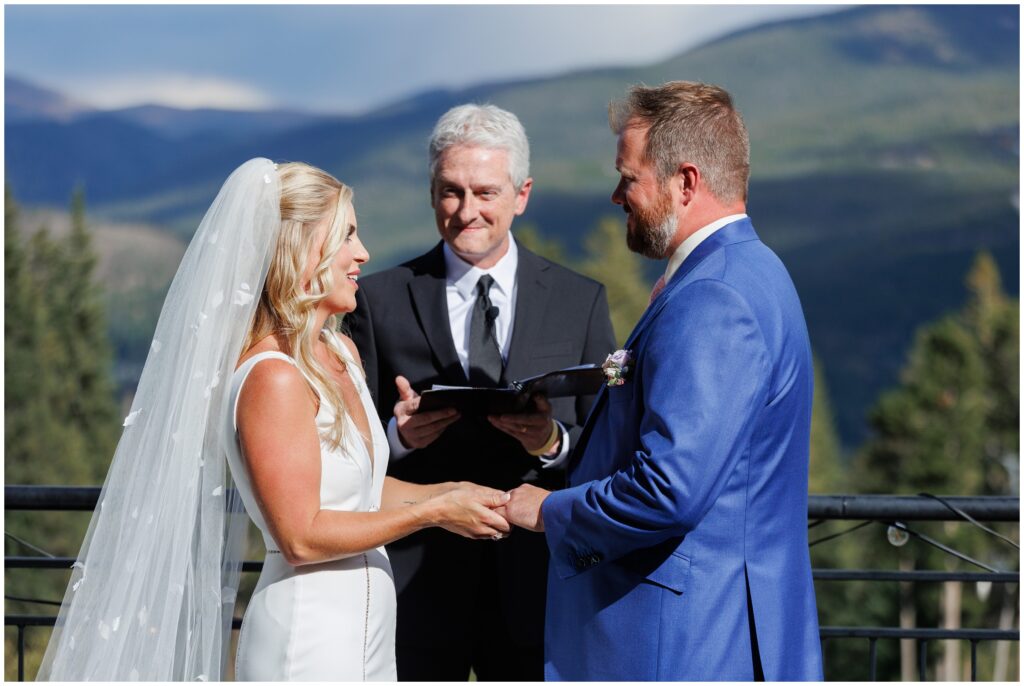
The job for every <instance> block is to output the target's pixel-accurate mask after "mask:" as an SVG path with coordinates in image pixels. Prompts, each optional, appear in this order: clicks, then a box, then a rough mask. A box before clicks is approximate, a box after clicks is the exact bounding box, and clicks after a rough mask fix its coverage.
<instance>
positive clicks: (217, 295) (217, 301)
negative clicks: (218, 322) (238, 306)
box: [210, 291, 224, 310]
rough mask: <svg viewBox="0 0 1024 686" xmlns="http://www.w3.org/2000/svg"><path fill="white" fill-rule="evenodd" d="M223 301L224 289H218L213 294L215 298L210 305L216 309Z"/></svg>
mask: <svg viewBox="0 0 1024 686" xmlns="http://www.w3.org/2000/svg"><path fill="white" fill-rule="evenodd" d="M222 302H224V291H217V292H216V293H214V294H213V299H212V300H210V307H212V308H213V309H215V310H216V309H217V308H218V307H220V305H221V303H222Z"/></svg>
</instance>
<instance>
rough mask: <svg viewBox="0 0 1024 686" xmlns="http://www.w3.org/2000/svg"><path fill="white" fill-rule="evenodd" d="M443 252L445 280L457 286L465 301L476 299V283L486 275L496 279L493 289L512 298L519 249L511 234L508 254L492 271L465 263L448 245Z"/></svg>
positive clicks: (445, 245)
mask: <svg viewBox="0 0 1024 686" xmlns="http://www.w3.org/2000/svg"><path fill="white" fill-rule="evenodd" d="M443 250H444V267H445V280H446V282H447V284H448V285H449V286H455V289H456V290H457V291H458V292H459V295H461V296H462V299H463V300H468V299H469V298H471V297H475V294H476V282H477V281H479V280H480V277H481V276H482V275H484V274H490V275H491V276H492V277H494V286H492V288H494V287H496V288H499V289H500V290H501V292H502V293H503V294H504V295H505V296H506V297H509V298H510V297H512V287H513V286H514V285H515V282H516V269H517V268H518V267H519V248H518V247H517V246H516V239H515V238H513V237H512V234H511V233H509V235H508V252H506V253H505V254H504V255H503V256H502V257H501V259H500V260H498V263H497V264H496V265H494V266H493V267H491V268H490V269H480V268H479V267H474V266H473V265H471V264H469V263H468V262H466V261H464V260H463V259H462V258H461V257H459V256H458V255H456V254H455V253H454V252H452V249H451V248H450V247H448V244H447V243H445V244H444V247H443Z"/></svg>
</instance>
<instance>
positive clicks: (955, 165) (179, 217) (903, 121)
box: [5, 5, 1020, 446]
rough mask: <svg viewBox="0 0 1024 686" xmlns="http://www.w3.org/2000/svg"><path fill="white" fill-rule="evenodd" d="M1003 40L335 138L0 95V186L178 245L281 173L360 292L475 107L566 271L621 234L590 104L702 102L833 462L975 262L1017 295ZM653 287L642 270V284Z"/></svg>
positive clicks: (907, 38) (399, 246) (841, 14)
mask: <svg viewBox="0 0 1024 686" xmlns="http://www.w3.org/2000/svg"><path fill="white" fill-rule="evenodd" d="M1019 32H1020V27H1019V14H1018V8H1016V7H1013V6H946V5H942V6H866V7H858V8H854V9H849V10H842V11H837V12H835V13H831V14H827V15H819V16H815V17H811V18H805V19H798V20H786V21H781V22H775V23H771V24H766V25H762V26H758V27H754V28H751V29H747V30H744V31H741V32H737V33H734V34H731V35H728V36H726V37H724V38H721V39H718V40H715V41H712V42H710V43H708V44H706V45H703V46H701V47H698V48H696V49H692V50H688V51H686V52H684V53H682V54H679V55H677V56H674V57H672V58H670V59H668V60H665V61H662V62H659V63H657V64H651V65H647V66H643V67H629V68H615V69H608V68H606V69H600V70H583V71H577V72H572V73H568V74H562V75H558V76H554V77H549V78H543V79H529V80H519V81H503V82H495V83H483V84H479V85H476V86H473V87H470V88H467V89H462V90H434V91H429V92H424V93H420V94H417V95H415V96H412V97H409V98H407V99H404V100H401V101H398V102H395V103H392V104H390V105H387V106H384V107H381V108H378V109H376V110H374V111H371V112H368V113H365V114H362V115H358V116H344V117H342V116H323V115H314V114H310V113H305V112H302V111H301V109H299V108H295V109H289V110H279V111H269V112H232V111H223V110H197V111H185V110H174V109H172V108H158V107H137V108H131V109H123V110H117V111H100V110H97V109H94V108H91V107H89V106H88V105H85V104H82V103H76V102H72V101H71V100H69V99H68V98H66V97H63V96H62V95H60V94H57V93H52V92H47V91H45V90H44V89H40V88H38V87H36V86H33V85H32V84H30V83H27V82H25V81H23V80H20V79H17V78H14V77H12V76H8V77H7V78H6V100H5V114H6V123H5V127H6V160H5V162H6V172H7V181H8V183H9V184H10V186H11V187H12V190H13V192H14V195H15V197H16V198H17V199H18V200H19V202H21V203H22V204H26V205H30V206H51V207H52V206H63V205H65V204H66V203H67V199H68V197H69V196H70V193H71V190H72V188H73V187H74V186H75V185H76V184H83V185H84V187H85V189H86V192H87V197H88V202H89V210H90V213H91V216H93V217H94V218H95V219H96V220H97V221H104V222H146V223H148V224H153V225H156V226H158V227H160V228H161V229H162V230H164V231H167V232H169V233H170V234H172V235H173V236H175V237H177V238H178V239H179V240H182V241H184V240H187V239H188V237H189V236H190V235H191V232H192V230H193V229H194V227H195V226H196V224H197V221H198V219H199V217H200V216H201V213H202V211H203V210H204V209H205V207H206V206H207V205H208V204H209V202H210V200H211V199H212V198H213V195H214V194H215V193H216V191H217V188H218V187H219V184H220V183H221V182H222V181H223V179H224V178H225V177H226V176H227V174H228V173H229V172H230V171H231V169H233V168H234V167H236V166H237V165H238V164H239V163H240V162H242V161H244V160H245V159H248V158H250V157H253V156H258V155H259V156H266V157H270V158H272V159H275V160H295V159H299V160H303V161H307V162H310V163H312V164H315V165H317V166H321V167H323V168H325V169H327V170H328V171H330V172H331V173H333V174H335V175H337V176H338V177H339V178H341V179H342V180H344V181H346V182H347V183H349V184H350V185H352V186H353V187H354V188H355V191H356V206H357V211H358V212H359V215H360V228H361V233H364V234H365V236H364V240H365V241H366V243H367V246H368V247H369V249H370V250H371V252H372V253H373V254H374V260H373V261H372V262H371V264H370V265H369V269H368V270H369V271H373V270H374V269H379V268H383V267H386V266H390V265H392V264H394V263H396V262H397V261H399V260H401V259H403V258H406V257H409V256H411V255H413V254H415V253H417V252H419V251H422V250H423V249H424V248H425V247H427V246H428V245H430V244H431V243H433V242H434V241H435V240H436V233H435V232H434V230H433V229H432V228H431V227H432V226H433V219H432V215H431V211H430V208H429V206H428V203H427V202H426V198H427V178H426V151H425V146H426V139H427V136H428V135H429V133H430V129H431V127H432V126H433V123H434V121H436V119H437V117H438V116H439V115H440V114H441V113H443V112H444V111H445V110H446V109H447V108H449V107H451V106H453V105H455V104H459V103H462V102H467V101H474V102H484V101H486V102H492V103H494V104H497V105H499V106H501V107H505V108H507V109H509V110H511V111H513V112H515V113H516V114H517V115H518V116H519V117H520V119H521V120H522V122H523V125H524V126H525V127H526V130H527V132H528V133H529V136H530V141H531V152H532V168H531V173H532V175H533V177H534V180H535V185H534V192H533V196H532V198H531V202H530V206H529V208H528V210H527V212H526V214H525V215H524V217H522V219H521V220H520V223H521V224H526V223H529V224H532V225H534V226H535V227H537V228H538V230H539V231H540V232H541V233H542V234H543V235H545V236H547V237H550V238H557V239H558V240H559V241H561V242H562V243H563V244H564V245H565V247H566V249H567V252H568V253H569V254H570V255H575V254H578V253H579V251H580V250H581V246H582V243H583V238H584V237H585V236H586V235H587V234H588V233H589V232H590V231H591V229H592V228H593V227H594V226H595V225H596V223H597V222H598V221H599V220H600V219H601V218H602V217H603V216H605V215H609V214H610V215H612V216H616V217H620V216H621V215H619V212H620V210H619V209H618V208H615V207H614V206H612V205H611V204H610V203H609V202H608V196H609V194H610V192H611V190H612V188H613V187H614V184H615V182H616V176H615V172H614V169H613V158H614V138H613V136H612V135H611V133H610V132H609V130H608V126H607V122H606V110H607V103H608V102H609V100H611V99H614V98H616V97H619V96H621V95H622V94H623V93H624V92H625V89H626V88H627V87H628V86H629V85H630V84H634V83H639V82H644V83H659V82H662V81H665V80H670V79H687V80H699V81H708V82H713V83H718V84H720V85H722V86H724V87H725V88H727V89H728V90H729V91H730V92H731V93H732V94H733V96H734V98H735V100H736V102H737V105H738V106H739V108H740V110H741V111H742V112H743V114H744V118H745V120H746V123H747V126H748V129H749V131H750V137H751V147H752V159H751V164H752V178H751V184H750V202H749V206H748V207H749V212H750V214H751V216H752V217H753V219H754V222H755V225H756V226H757V227H758V231H759V232H760V234H761V236H762V238H763V239H764V240H765V242H766V243H768V244H769V245H770V246H771V247H773V248H774V249H775V250H776V251H777V252H778V253H779V254H780V256H781V257H782V258H783V260H784V261H785V262H786V264H787V266H788V267H789V269H790V271H791V273H792V274H793V277H794V281H795V282H796V284H797V287H798V289H799V291H800V294H801V297H802V300H803V304H804V308H805V311H806V314H807V319H808V325H809V328H810V332H811V340H812V345H813V346H814V348H815V351H816V353H817V354H818V356H819V357H820V359H821V361H822V363H823V366H824V370H825V374H826V378H827V380H828V385H829V388H830V392H831V394H832V400H833V406H834V409H835V411H836V415H837V422H838V426H839V429H840V434H841V436H842V438H843V441H844V443H845V444H846V445H847V446H853V445H856V443H857V442H859V441H860V440H862V439H863V437H864V436H865V432H866V424H865V422H864V413H865V410H866V408H868V407H869V406H870V405H871V403H872V402H873V401H874V399H875V398H876V397H877V395H878V393H879V392H880V391H881V390H882V389H884V388H886V387H888V386H891V385H893V384H894V383H896V381H897V378H898V370H899V367H900V365H901V364H902V362H903V360H904V357H905V354H906V351H907V348H908V346H909V344H910V342H911V341H912V338H913V332H914V331H915V329H916V328H917V327H919V326H920V325H922V324H923V323H926V322H928V321H931V320H934V319H935V318H937V317H939V316H941V315H942V314H944V313H946V312H948V311H950V310H953V309H956V308H958V307H959V306H960V305H961V304H962V302H963V300H964V297H965V289H964V286H963V277H964V275H965V274H966V271H967V269H968V266H969V264H970V261H971V259H972V257H973V255H974V254H975V253H976V252H977V251H978V250H982V249H985V250H989V251H991V252H992V253H993V255H994V256H995V258H996V260H997V263H998V265H999V267H1000V269H1001V270H1002V274H1003V280H1004V283H1005V284H1006V285H1007V288H1008V289H1009V290H1010V291H1011V292H1012V293H1014V294H1016V292H1017V284H1018V274H1019V230H1018V227H1019V209H1018V207H1019V196H1018V189H1019V136H1018V130H1019ZM629 39H636V40H640V39H642V36H640V35H636V36H633V37H631V38H629ZM662 268H663V265H662V264H660V263H653V262H652V263H651V264H650V274H649V275H650V276H651V277H652V280H653V276H654V275H656V274H657V273H658V272H659V271H660V270H661V269H662ZM114 316H116V314H115V315H114ZM154 316H155V313H154Z"/></svg>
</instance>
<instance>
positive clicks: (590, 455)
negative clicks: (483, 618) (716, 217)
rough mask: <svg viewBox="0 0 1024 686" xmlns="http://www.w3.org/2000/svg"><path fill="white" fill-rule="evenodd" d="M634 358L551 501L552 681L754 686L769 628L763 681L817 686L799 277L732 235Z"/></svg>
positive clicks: (655, 308) (643, 333)
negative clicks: (741, 683)
mask: <svg viewBox="0 0 1024 686" xmlns="http://www.w3.org/2000/svg"><path fill="white" fill-rule="evenodd" d="M625 347H626V348H627V349H629V350H631V351H632V357H633V362H632V368H631V369H630V371H629V374H628V376H627V380H626V382H625V384H624V385H621V386H615V387H611V388H606V389H604V390H603V391H602V392H601V394H600V395H599V396H598V399H597V401H596V402H595V406H594V409H593V411H592V412H591V414H590V417H589V418H588V420H587V425H586V428H585V429H584V432H583V434H582V436H581V437H580V441H579V442H578V443H577V446H576V449H575V451H574V453H573V458H572V459H573V462H572V463H571V465H570V468H569V488H568V489H566V490H563V491H556V492H554V493H552V494H551V495H550V496H549V497H548V498H547V500H545V502H544V507H543V516H544V526H545V529H546V536H547V542H548V547H549V548H550V551H551V563H550V570H549V580H548V605H547V624H546V631H545V653H546V657H545V662H546V664H545V670H546V677H547V678H548V679H549V680H573V681H584V680H709V679H723V680H750V679H752V678H753V677H754V669H753V664H754V657H753V648H752V646H753V642H752V640H751V637H752V635H754V634H753V632H754V631H756V638H757V645H758V648H759V653H760V663H761V665H762V668H763V670H764V676H765V678H767V679H768V680H820V679H821V678H822V671H821V648H820V643H819V638H818V620H817V610H816V607H815V601H814V586H813V584H812V580H811V568H810V557H809V553H808V549H807V463H808V450H809V435H810V422H811V399H812V393H813V371H812V364H811V352H810V345H809V342H808V338H807V327H806V325H805V323H804V318H803V312H802V311H801V308H800V301H799V299H798V297H797V294H796V290H795V288H794V287H793V283H792V281H791V279H790V277H789V274H788V272H787V271H786V268H785V267H784V266H783V265H782V262H780V261H779V259H778V257H776V255H775V254H774V253H773V252H772V251H771V250H769V249H768V248H767V247H766V246H765V245H764V244H763V243H761V241H760V240H759V239H758V237H757V234H756V233H754V228H753V226H751V224H750V220H749V219H742V220H740V221H737V222H733V223H732V224H729V225H728V226H726V227H724V228H722V229H720V230H719V231H717V232H716V233H714V234H712V235H711V236H710V237H709V238H707V239H706V240H705V241H704V242H702V243H701V244H700V245H699V246H697V248H696V250H694V252H693V253H692V254H691V255H690V256H689V257H688V258H687V259H686V261H685V262H684V263H683V264H682V266H681V267H680V268H679V270H678V272H677V273H676V274H675V275H674V276H673V278H672V280H671V281H670V282H669V283H668V285H667V287H666V288H665V290H664V291H662V293H661V295H660V296H659V297H658V298H657V299H656V300H655V301H654V303H652V305H651V306H650V307H649V308H648V310H647V312H645V313H644V316H643V317H642V318H641V320H640V322H639V323H638V324H637V326H636V329H634V331H633V333H632V335H631V336H630V338H629V340H628V341H627V343H626V346H625ZM748 593H749V598H750V605H749V609H748ZM751 618H752V619H753V624H754V627H756V629H755V628H752V627H751Z"/></svg>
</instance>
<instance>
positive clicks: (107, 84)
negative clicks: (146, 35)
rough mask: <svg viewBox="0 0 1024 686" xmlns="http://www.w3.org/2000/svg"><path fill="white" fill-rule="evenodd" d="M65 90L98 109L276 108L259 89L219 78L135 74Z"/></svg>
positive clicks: (85, 82) (85, 81)
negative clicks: (155, 106) (165, 107)
mask: <svg viewBox="0 0 1024 686" xmlns="http://www.w3.org/2000/svg"><path fill="white" fill-rule="evenodd" d="M64 88H65V90H66V91H67V92H69V93H71V94H72V95H73V96H75V97H76V98H78V99H81V100H83V101H85V102H88V103H90V104H92V105H94V106H96V107H99V108H101V109H116V108H120V107H132V106H134V105H167V106H169V107H180V108H185V109H194V108H199V107H215V108H221V109H247V110H252V109H265V108H269V107H273V106H274V105H275V103H274V101H273V99H271V98H270V97H269V96H268V95H267V94H266V93H264V92H263V91H262V90H260V89H259V88H257V87H255V86H252V85H249V84H247V83H243V82H241V81H234V80H231V79H226V78H224V77H220V76H197V75H193V74H174V73H160V74H136V75H130V76H121V75H118V76H109V77H106V78H103V77H99V78H95V79H76V80H75V81H74V82H73V83H68V84H66V85H65V87H64Z"/></svg>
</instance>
